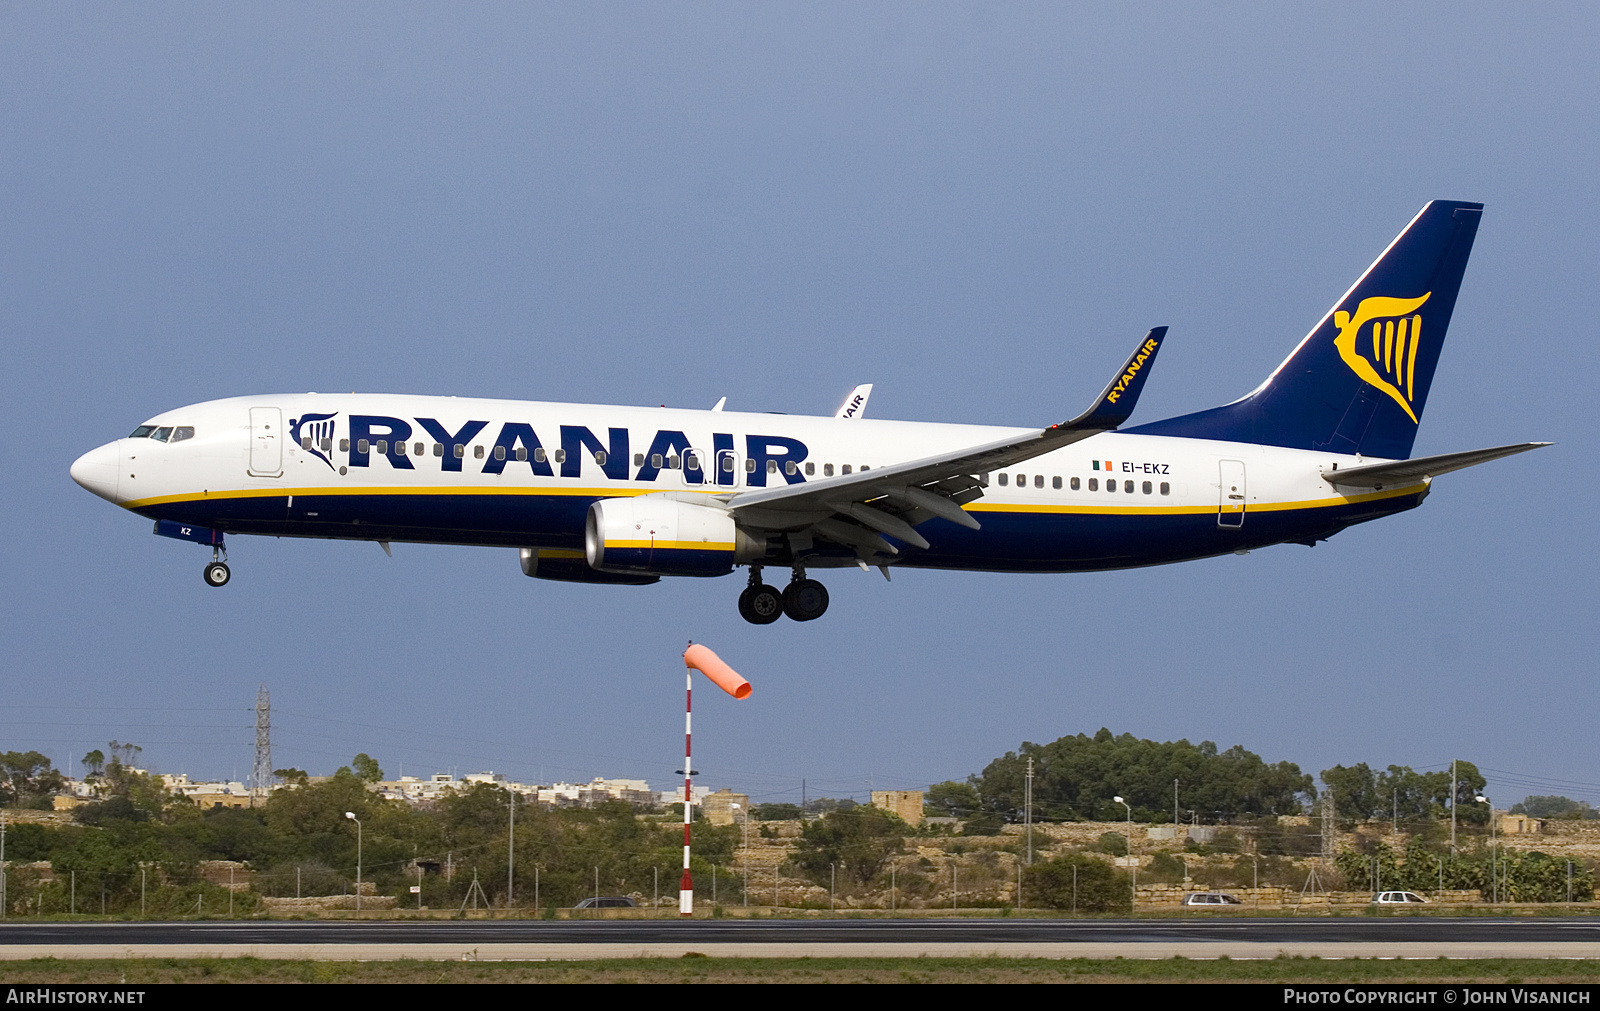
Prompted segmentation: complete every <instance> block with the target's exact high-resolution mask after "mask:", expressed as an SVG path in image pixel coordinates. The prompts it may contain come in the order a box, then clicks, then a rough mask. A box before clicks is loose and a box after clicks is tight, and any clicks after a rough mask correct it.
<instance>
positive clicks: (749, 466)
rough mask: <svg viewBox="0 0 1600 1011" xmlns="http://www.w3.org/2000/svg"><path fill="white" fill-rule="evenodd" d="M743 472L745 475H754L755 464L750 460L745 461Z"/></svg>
mask: <svg viewBox="0 0 1600 1011" xmlns="http://www.w3.org/2000/svg"><path fill="white" fill-rule="evenodd" d="M744 472H745V473H746V474H754V473H755V472H756V462H755V461H754V460H751V459H746V460H745V461H744Z"/></svg>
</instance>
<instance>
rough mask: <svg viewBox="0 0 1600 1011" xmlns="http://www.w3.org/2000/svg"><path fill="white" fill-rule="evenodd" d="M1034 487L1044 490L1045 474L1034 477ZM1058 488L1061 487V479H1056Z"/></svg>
mask: <svg viewBox="0 0 1600 1011" xmlns="http://www.w3.org/2000/svg"><path fill="white" fill-rule="evenodd" d="M1033 486H1034V487H1035V488H1043V487H1044V475H1043V474H1035V475H1033ZM1056 487H1057V488H1059V487H1061V479H1060V478H1059V477H1058V478H1056Z"/></svg>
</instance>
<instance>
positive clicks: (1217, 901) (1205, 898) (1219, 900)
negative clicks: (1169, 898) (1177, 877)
mask: <svg viewBox="0 0 1600 1011" xmlns="http://www.w3.org/2000/svg"><path fill="white" fill-rule="evenodd" d="M1183 904H1184V905H1186V906H1242V905H1244V903H1242V902H1240V901H1239V900H1238V899H1236V898H1234V897H1233V896H1232V895H1229V894H1228V893H1227V892H1190V893H1189V894H1188V895H1185V896H1184V897H1183Z"/></svg>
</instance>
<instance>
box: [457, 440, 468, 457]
mask: <svg viewBox="0 0 1600 1011" xmlns="http://www.w3.org/2000/svg"><path fill="white" fill-rule="evenodd" d="M455 447H456V448H455V454H456V459H457V460H460V459H461V458H463V457H465V456H466V455H467V447H466V446H464V445H462V444H461V443H459V442H458V443H456V444H455Z"/></svg>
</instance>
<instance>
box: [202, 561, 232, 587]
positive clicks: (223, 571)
mask: <svg viewBox="0 0 1600 1011" xmlns="http://www.w3.org/2000/svg"><path fill="white" fill-rule="evenodd" d="M203 575H204V576H205V580H206V585H207V586H227V585H228V580H229V579H232V578H233V573H232V572H229V571H228V563H227V562H207V563H206V568H205V572H204V573H203Z"/></svg>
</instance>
